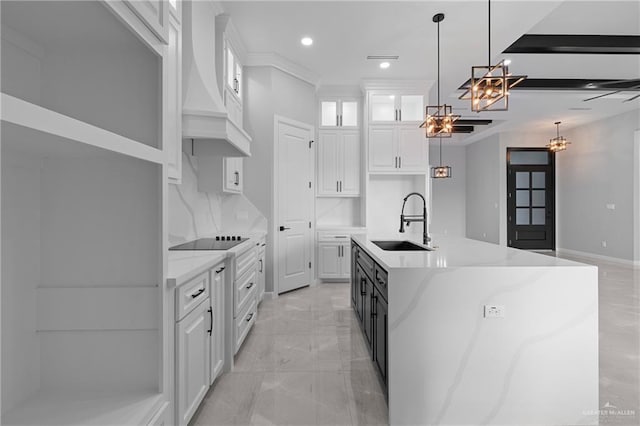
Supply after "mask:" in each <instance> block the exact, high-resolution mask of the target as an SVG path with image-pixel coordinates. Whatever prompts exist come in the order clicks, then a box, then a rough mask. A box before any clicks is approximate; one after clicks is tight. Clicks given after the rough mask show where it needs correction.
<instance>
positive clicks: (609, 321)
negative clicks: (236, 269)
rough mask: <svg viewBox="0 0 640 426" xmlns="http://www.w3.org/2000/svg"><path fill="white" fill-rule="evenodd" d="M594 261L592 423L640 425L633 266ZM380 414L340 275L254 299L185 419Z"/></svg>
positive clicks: (256, 421) (269, 420)
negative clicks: (240, 331) (596, 376)
mask: <svg viewBox="0 0 640 426" xmlns="http://www.w3.org/2000/svg"><path fill="white" fill-rule="evenodd" d="M564 257H567V256H564ZM575 260H579V261H583V262H585V263H594V262H593V261H590V260H585V259H577V258H576V259H575ZM597 266H598V267H599V276H600V282H599V283H600V402H601V404H600V407H601V415H600V423H601V424H602V425H625V426H626V425H629V426H630V425H639V424H640V356H639V354H640V270H633V269H631V268H628V267H622V266H617V265H613V264H607V263H603V262H598V263H597ZM614 407H615V408H614ZM386 423H387V405H386V402H385V399H384V396H383V394H382V390H381V387H380V385H379V383H378V381H377V377H376V375H375V372H374V370H373V364H372V363H371V361H370V359H369V356H368V353H367V349H366V347H365V346H364V342H363V340H362V335H361V332H360V329H359V327H358V324H357V322H356V320H355V317H354V316H353V313H352V311H351V305H350V295H349V285H348V284H342V283H340V284H321V285H318V286H315V287H310V288H305V289H301V290H298V291H295V292H291V293H288V294H286V295H282V296H280V297H279V298H277V299H272V300H265V301H264V302H262V304H261V305H260V310H259V314H258V320H257V322H256V324H255V326H254V329H253V330H252V331H251V333H250V334H249V336H248V337H247V340H246V341H245V343H244V346H243V347H242V349H241V350H240V352H239V353H238V355H237V356H236V360H235V369H234V371H233V372H231V373H227V374H225V375H223V376H222V377H221V378H220V379H218V382H217V383H216V384H215V385H214V386H213V387H212V388H211V390H210V391H209V393H208V394H207V396H206V398H205V400H204V402H203V403H202V405H201V407H200V410H199V412H198V413H197V414H196V415H195V416H194V419H193V421H192V424H193V425H274V424H278V425H321V424H322V425H376V424H386Z"/></svg>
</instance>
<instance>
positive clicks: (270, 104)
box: [244, 67, 317, 291]
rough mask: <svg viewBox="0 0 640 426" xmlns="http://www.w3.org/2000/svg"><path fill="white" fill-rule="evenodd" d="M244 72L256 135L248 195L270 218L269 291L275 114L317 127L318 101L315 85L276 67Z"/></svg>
mask: <svg viewBox="0 0 640 426" xmlns="http://www.w3.org/2000/svg"><path fill="white" fill-rule="evenodd" d="M244 72H245V79H246V80H245V87H246V92H245V93H246V99H247V100H246V101H245V104H244V127H245V130H246V131H247V132H248V133H249V134H250V135H251V137H252V138H253V140H252V143H251V157H249V158H245V160H244V174H245V183H244V194H245V196H246V197H247V198H248V199H249V201H251V202H252V203H253V204H254V205H255V206H256V208H258V210H260V212H261V213H262V214H263V215H264V216H265V217H266V218H267V222H268V225H269V234H268V235H267V256H266V261H267V264H266V283H265V290H266V291H273V280H274V277H273V271H274V269H273V259H274V254H273V246H274V241H273V238H274V237H275V236H274V235H273V234H272V232H271V228H272V227H273V223H274V220H275V218H274V217H273V207H274V205H273V203H274V199H273V190H274V185H275V181H274V158H273V155H274V126H273V123H274V116H275V115H280V116H283V117H286V118H290V119H293V120H297V121H301V122H303V123H308V124H310V125H312V126H315V122H316V103H317V102H316V96H315V87H314V86H312V85H311V84H309V83H306V82H304V81H302V80H300V79H298V78H296V77H293V76H292V75H290V74H287V73H285V72H282V71H280V70H278V69H276V68H272V67H245V69H244Z"/></svg>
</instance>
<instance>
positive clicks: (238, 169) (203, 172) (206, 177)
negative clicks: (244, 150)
mask: <svg viewBox="0 0 640 426" xmlns="http://www.w3.org/2000/svg"><path fill="white" fill-rule="evenodd" d="M242 169H243V163H242V157H218V156H203V157H199V159H198V190H199V191H200V192H220V191H222V192H227V193H231V194H242V188H243V186H244V176H243V175H242Z"/></svg>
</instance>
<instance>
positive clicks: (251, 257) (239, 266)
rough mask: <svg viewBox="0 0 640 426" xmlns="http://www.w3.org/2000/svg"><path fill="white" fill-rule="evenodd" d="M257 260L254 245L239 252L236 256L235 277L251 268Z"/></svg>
mask: <svg viewBox="0 0 640 426" xmlns="http://www.w3.org/2000/svg"><path fill="white" fill-rule="evenodd" d="M257 260H258V256H257V254H256V250H255V247H254V246H252V247H251V248H250V249H249V250H247V251H245V252H244V253H241V254H240V255H238V256H237V257H236V275H235V277H236V279H238V277H239V276H241V275H242V274H244V273H245V272H247V271H248V270H249V269H251V267H252V266H254V265H255V263H256V262H257Z"/></svg>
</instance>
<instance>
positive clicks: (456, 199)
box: [429, 139, 467, 237]
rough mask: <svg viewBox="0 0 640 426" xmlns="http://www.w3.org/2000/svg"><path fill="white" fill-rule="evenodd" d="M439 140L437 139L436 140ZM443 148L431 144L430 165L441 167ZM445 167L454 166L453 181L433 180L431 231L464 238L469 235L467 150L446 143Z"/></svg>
mask: <svg viewBox="0 0 640 426" xmlns="http://www.w3.org/2000/svg"><path fill="white" fill-rule="evenodd" d="M436 141H437V139H436ZM439 161H440V148H439V145H438V143H437V142H430V143H429V162H430V163H431V166H437V165H439ZM442 164H443V165H445V166H451V170H452V173H451V178H449V179H431V198H432V203H431V229H430V232H433V233H438V234H444V235H453V236H456V237H464V236H465V235H466V186H467V182H466V175H467V171H466V168H467V165H466V147H464V146H447V144H446V142H444V141H443V142H442Z"/></svg>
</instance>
